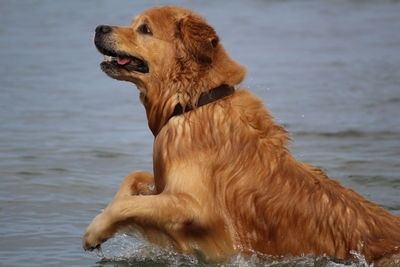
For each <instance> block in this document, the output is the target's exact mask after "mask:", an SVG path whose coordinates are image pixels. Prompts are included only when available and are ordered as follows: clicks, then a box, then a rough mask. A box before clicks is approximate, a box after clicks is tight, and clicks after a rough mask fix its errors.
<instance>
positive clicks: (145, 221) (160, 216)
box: [83, 193, 200, 250]
mask: <svg viewBox="0 0 400 267" xmlns="http://www.w3.org/2000/svg"><path fill="white" fill-rule="evenodd" d="M199 211H200V205H199V204H198V202H197V201H195V200H194V198H193V197H191V196H190V195H188V194H183V193H181V194H166V193H162V194H160V195H146V196H131V195H125V196H121V197H117V198H116V199H115V200H114V201H113V202H112V203H111V204H110V205H109V206H108V207H107V208H106V209H105V210H104V211H103V212H102V213H101V214H99V215H98V216H96V217H95V218H94V220H93V222H92V223H91V224H90V225H89V227H88V228H87V230H86V233H85V235H84V238H83V247H84V249H85V250H92V249H94V248H99V247H100V244H101V243H103V242H104V241H105V240H107V239H108V238H110V237H112V236H113V235H114V234H115V233H116V232H117V231H118V230H119V229H120V228H121V227H123V226H126V225H129V224H131V223H136V224H139V225H140V226H142V227H146V226H150V227H153V228H154V227H156V228H158V229H160V230H164V231H173V230H174V229H176V226H179V225H180V224H183V223H187V222H192V221H193V220H194V219H195V218H196V217H198V216H197V215H198V214H199Z"/></svg>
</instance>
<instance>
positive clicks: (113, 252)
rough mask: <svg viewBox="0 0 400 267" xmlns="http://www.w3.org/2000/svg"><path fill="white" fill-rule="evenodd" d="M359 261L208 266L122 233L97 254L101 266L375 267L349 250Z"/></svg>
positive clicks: (260, 260) (238, 258)
mask: <svg viewBox="0 0 400 267" xmlns="http://www.w3.org/2000/svg"><path fill="white" fill-rule="evenodd" d="M350 254H352V255H353V256H354V258H355V259H356V261H357V262H354V261H350V260H341V259H337V258H335V257H327V256H310V255H307V256H285V257H281V258H278V259H277V258H272V257H265V256H264V257H259V256H257V255H253V256H251V257H246V256H243V255H241V254H239V255H235V256H234V257H232V258H231V259H230V260H229V261H228V262H227V263H224V264H207V263H205V262H204V261H203V260H202V259H201V257H196V256H189V255H184V254H180V253H177V252H175V251H173V250H171V249H162V248H159V247H157V246H153V245H149V244H148V243H146V242H145V241H144V240H143V238H142V237H141V236H140V234H138V233H132V234H131V233H130V234H129V235H128V234H119V235H117V236H116V237H115V238H112V239H110V240H109V241H107V242H106V243H104V244H103V246H102V250H101V251H97V252H96V256H97V257H98V259H99V261H98V262H97V264H98V266H104V267H105V266H118V267H122V266H168V267H169V266H171V267H172V266H188V267H189V266H196V267H203V266H211V267H237V266H239V267H261V266H262V267H374V265H373V264H368V262H367V260H366V259H365V257H364V255H362V254H360V253H358V252H356V251H350Z"/></svg>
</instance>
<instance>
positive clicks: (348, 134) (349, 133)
mask: <svg viewBox="0 0 400 267" xmlns="http://www.w3.org/2000/svg"><path fill="white" fill-rule="evenodd" d="M293 135H297V136H320V137H329V138H361V137H371V136H373V137H374V136H377V137H382V136H393V135H395V136H397V135H400V133H398V132H391V131H375V132H364V131H359V130H353V129H349V130H344V131H338V132H304V131H299V132H293Z"/></svg>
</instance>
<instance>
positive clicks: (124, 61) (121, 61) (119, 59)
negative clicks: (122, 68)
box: [117, 57, 131, 65]
mask: <svg viewBox="0 0 400 267" xmlns="http://www.w3.org/2000/svg"><path fill="white" fill-rule="evenodd" d="M117 62H118V64H119V65H126V64H128V63H129V62H131V59H130V58H122V57H117Z"/></svg>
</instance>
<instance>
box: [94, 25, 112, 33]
mask: <svg viewBox="0 0 400 267" xmlns="http://www.w3.org/2000/svg"><path fill="white" fill-rule="evenodd" d="M111 31H112V28H111V27H110V26H107V25H99V26H97V27H96V33H103V34H106V33H109V32H111Z"/></svg>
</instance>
